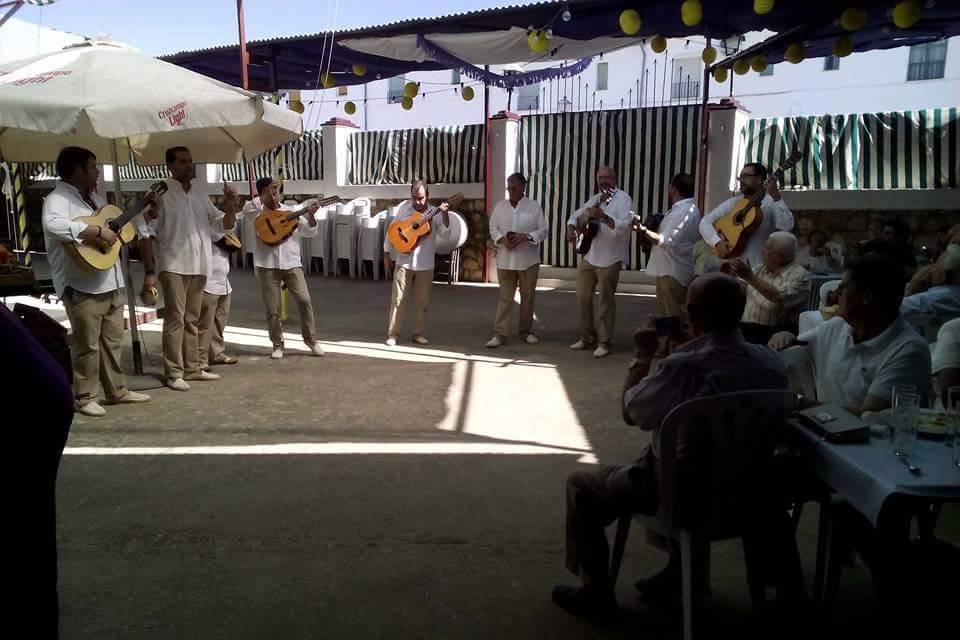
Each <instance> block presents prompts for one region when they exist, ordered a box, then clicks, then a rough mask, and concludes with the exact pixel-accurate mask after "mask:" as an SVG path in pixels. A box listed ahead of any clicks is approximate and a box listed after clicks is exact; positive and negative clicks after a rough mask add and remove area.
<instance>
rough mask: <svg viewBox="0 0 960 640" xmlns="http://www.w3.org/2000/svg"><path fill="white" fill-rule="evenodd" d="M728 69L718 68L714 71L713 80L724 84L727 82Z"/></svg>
mask: <svg viewBox="0 0 960 640" xmlns="http://www.w3.org/2000/svg"><path fill="white" fill-rule="evenodd" d="M727 75H728V74H727V69H726V67H717V68H716V69H714V70H713V79H714V80H716V81H717V82H719V83H720V84H723V83H724V82H726V81H727Z"/></svg>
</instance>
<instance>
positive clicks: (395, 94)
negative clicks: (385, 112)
mask: <svg viewBox="0 0 960 640" xmlns="http://www.w3.org/2000/svg"><path fill="white" fill-rule="evenodd" d="M406 83H407V81H406V78H404V77H403V76H394V77H393V78H390V86H389V87H387V103H388V104H393V103H396V102H400V101H401V100H403V85H405V84H406Z"/></svg>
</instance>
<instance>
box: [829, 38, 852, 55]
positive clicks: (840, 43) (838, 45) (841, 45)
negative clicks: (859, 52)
mask: <svg viewBox="0 0 960 640" xmlns="http://www.w3.org/2000/svg"><path fill="white" fill-rule="evenodd" d="M851 53H853V40H851V39H850V36H840V37H839V38H837V41H836V42H834V43H833V55H835V56H837V57H838V58H846V57H847V56H848V55H850V54H851Z"/></svg>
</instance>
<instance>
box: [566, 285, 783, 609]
mask: <svg viewBox="0 0 960 640" xmlns="http://www.w3.org/2000/svg"><path fill="white" fill-rule="evenodd" d="M745 306H746V294H745V292H744V290H743V286H742V285H741V284H740V283H739V282H738V281H737V280H736V279H735V278H733V277H731V276H729V275H726V274H722V273H710V274H706V275H703V276H700V277H699V278H697V279H696V280H694V281H693V283H692V284H691V285H690V289H689V291H688V293H687V314H688V315H689V318H690V328H691V331H692V334H693V336H694V337H693V339H692V340H690V341H689V342H687V343H686V344H684V345H683V346H681V347H679V348H677V349H675V350H674V352H673V353H672V354H671V355H669V356H668V357H667V358H666V359H664V360H663V361H662V362H661V363H660V366H659V368H658V369H657V371H656V372H655V373H653V374H652V375H649V376H648V375H647V374H648V373H649V371H650V363H651V360H652V358H653V354H654V352H655V351H656V350H657V346H658V339H657V333H656V331H655V330H654V329H653V328H652V327H642V328H640V329H638V330H637V332H636V334H635V335H634V343H635V347H636V357H635V358H634V359H633V361H632V362H631V363H630V365H629V367H630V368H629V371H628V373H627V378H626V380H625V381H624V385H623V389H624V393H623V396H622V403H621V410H622V414H623V420H624V422H626V423H627V424H628V425H630V426H636V427H639V428H640V429H643V430H644V431H650V432H651V444H650V446H649V447H648V448H647V450H646V451H645V452H644V454H643V455H642V457H641V458H640V460H638V461H637V462H635V463H634V464H631V465H626V466H601V467H594V468H591V469H585V470H581V471H575V472H573V473H572V474H570V476H569V477H568V478H567V524H566V568H567V569H568V570H569V571H570V572H571V573H573V574H574V575H576V576H578V577H579V578H580V579H581V580H582V581H583V585H582V586H580V587H569V586H562V585H561V586H558V587H556V588H554V590H553V600H554V602H555V603H556V604H557V605H558V606H560V607H562V608H564V609H566V610H567V611H570V612H571V613H574V614H575V615H581V616H587V617H590V616H594V615H601V616H603V615H607V614H609V613H610V612H612V611H613V610H615V609H616V606H617V605H616V599H615V597H614V593H613V584H612V583H611V579H610V573H609V566H610V558H609V551H608V545H607V538H606V534H605V532H604V529H605V528H606V527H607V526H608V525H610V524H611V523H613V522H615V521H616V520H617V519H618V518H619V517H620V516H621V515H624V514H628V513H635V512H642V513H655V512H656V510H657V495H658V488H657V480H656V468H657V460H658V456H659V455H660V427H661V425H662V424H663V420H664V418H666V417H667V414H668V413H670V411H671V410H672V409H674V408H675V407H677V406H678V405H680V404H682V403H684V402H686V401H687V400H692V399H693V398H698V397H703V396H710V395H716V394H720V393H732V392H736V391H749V390H754V389H786V388H787V371H786V365H785V364H784V363H783V360H782V359H781V358H780V357H779V356H778V355H777V354H776V353H775V352H773V351H772V350H771V349H768V348H767V347H763V346H758V345H752V344H748V343H747V342H746V341H744V339H743V336H742V335H741V334H740V329H739V325H740V318H741V316H742V315H743V309H744V307H745ZM679 450H681V451H682V450H683V447H682V445H681V446H680V447H679ZM798 562H799V561H798ZM680 579H681V576H680V555H679V553H678V552H674V553H671V556H670V562H669V564H668V566H667V568H666V569H665V570H664V571H663V572H661V573H660V574H658V575H657V576H656V577H654V578H650V579H648V580H644V581H641V582H640V583H638V585H637V587H638V588H639V589H642V590H644V591H645V593H646V591H648V590H649V591H653V590H657V591H661V592H663V591H666V592H667V593H670V594H674V595H676V594H679V588H680V584H681V583H680Z"/></svg>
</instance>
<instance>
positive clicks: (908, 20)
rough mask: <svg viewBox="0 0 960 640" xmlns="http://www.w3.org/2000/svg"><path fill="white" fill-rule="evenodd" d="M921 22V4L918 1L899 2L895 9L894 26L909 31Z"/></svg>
mask: <svg viewBox="0 0 960 640" xmlns="http://www.w3.org/2000/svg"><path fill="white" fill-rule="evenodd" d="M919 21H920V3H919V2H917V1H916V0H904V1H903V2H898V3H897V5H896V6H895V7H894V8H893V24H895V25H897V26H898V27H900V28H901V29H909V28H910V27H912V26H913V25H915V24H917V22H919Z"/></svg>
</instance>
